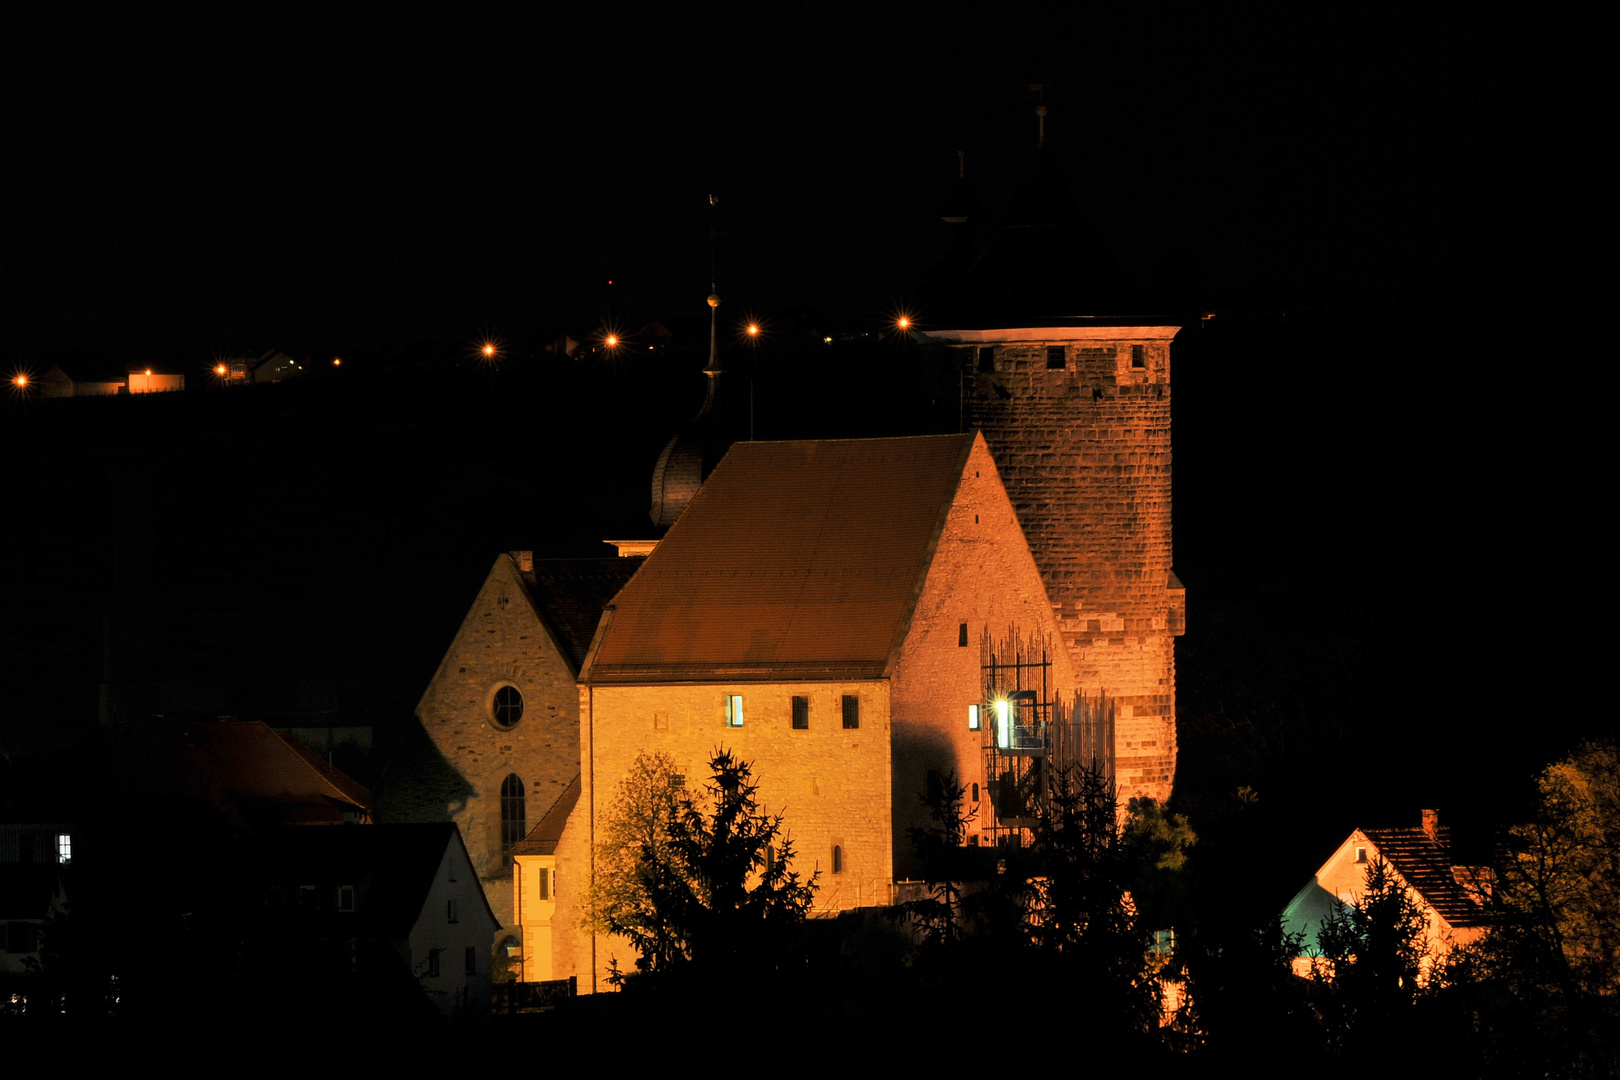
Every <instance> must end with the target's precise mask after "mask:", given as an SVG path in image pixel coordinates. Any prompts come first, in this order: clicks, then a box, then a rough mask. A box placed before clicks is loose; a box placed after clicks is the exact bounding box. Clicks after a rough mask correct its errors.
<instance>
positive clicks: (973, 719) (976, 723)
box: [968, 705, 984, 731]
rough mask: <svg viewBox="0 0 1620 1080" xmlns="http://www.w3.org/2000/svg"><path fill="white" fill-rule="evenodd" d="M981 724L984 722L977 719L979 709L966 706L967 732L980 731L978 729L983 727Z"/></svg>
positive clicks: (973, 706) (974, 706)
mask: <svg viewBox="0 0 1620 1080" xmlns="http://www.w3.org/2000/svg"><path fill="white" fill-rule="evenodd" d="M983 723H984V722H983V721H982V720H981V719H980V718H979V707H978V706H977V705H969V706H968V730H969V731H978V730H979V729H980V727H981V726H983Z"/></svg>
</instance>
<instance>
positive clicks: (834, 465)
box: [581, 435, 976, 683]
mask: <svg viewBox="0 0 1620 1080" xmlns="http://www.w3.org/2000/svg"><path fill="white" fill-rule="evenodd" d="M975 438H976V436H973V435H933V436H922V437H914V438H897V439H838V440H803V441H796V442H745V443H738V444H737V445H735V446H733V447H732V448H731V451H730V452H729V453H728V454H727V455H726V457H725V458H724V459H723V460H722V461H721V462H720V464H719V466H718V467H717V468H716V469H715V471H714V474H713V475H712V476H710V477H709V479H708V481H707V483H705V484H704V485H703V488H702V490H701V491H699V492H698V494H697V497H696V498H694V499H693V500H692V502H691V504H690V505H689V506H688V507H687V509H686V512H685V513H684V514H682V515H681V518H680V520H679V521H677V522H676V523H675V524H674V526H672V527H671V528H670V531H669V534H668V535H667V536H665V538H664V539H663V541H662V542H661V543H660V544H659V545H658V547H657V548H656V549H655V550H654V551H653V553H652V554H651V555H649V556H648V557H647V560H646V563H645V564H644V565H643V566H642V568H641V570H640V572H639V573H637V574H636V576H635V577H633V578H632V579H631V580H630V582H629V584H627V585H626V586H625V587H624V589H623V591H622V592H620V593H619V595H618V596H617V597H615V598H614V601H613V606H612V610H611V611H610V613H609V614H608V615H607V617H606V618H605V620H604V624H603V630H602V636H601V640H600V642H599V644H598V646H597V649H596V652H595V654H594V656H593V657H592V658H591V660H590V662H589V665H588V671H587V672H585V673H583V674H582V676H581V677H582V678H583V679H585V680H586V681H589V682H592V683H635V682H669V681H700V682H709V681H739V680H743V681H745V680H755V681H760V680H770V679H781V678H789V679H868V678H881V677H883V676H885V675H886V674H887V673H888V671H889V667H890V664H891V663H892V657H893V654H894V652H895V649H896V647H897V645H898V644H899V641H900V639H901V636H902V635H903V634H904V632H905V629H906V627H907V626H908V625H909V623H910V617H911V611H912V607H913V605H914V604H915V602H916V597H917V596H918V594H919V592H920V590H921V588H922V582H923V577H924V575H925V573H926V571H927V568H928V564H929V562H930V561H931V559H932V557H933V552H934V547H935V545H936V544H937V542H938V538H939V534H940V529H941V528H942V527H943V525H944V521H945V513H946V511H947V510H948V509H949V508H950V505H951V502H952V500H953V499H954V498H955V495H956V489H957V484H958V482H959V481H960V479H961V476H962V470H963V468H964V466H965V464H966V461H967V456H968V453H969V451H970V450H971V449H972V447H973V442H974V439H975Z"/></svg>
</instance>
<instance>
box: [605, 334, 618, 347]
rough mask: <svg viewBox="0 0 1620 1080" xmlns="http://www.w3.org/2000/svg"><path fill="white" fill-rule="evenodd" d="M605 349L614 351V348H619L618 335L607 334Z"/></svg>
mask: <svg viewBox="0 0 1620 1080" xmlns="http://www.w3.org/2000/svg"><path fill="white" fill-rule="evenodd" d="M607 347H608V348H610V349H616V348H618V347H619V335H618V334H609V335H608V336H607Z"/></svg>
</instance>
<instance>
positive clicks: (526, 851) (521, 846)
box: [512, 774, 579, 855]
mask: <svg viewBox="0 0 1620 1080" xmlns="http://www.w3.org/2000/svg"><path fill="white" fill-rule="evenodd" d="M577 802H579V776H578V774H576V775H575V776H574V779H573V780H571V781H569V784H568V786H567V787H566V788H564V789H563V793H562V794H561V795H559V796H557V801H556V802H554V803H552V804H551V809H549V810H547V811H546V814H545V816H544V817H542V818H541V819H540V824H538V825H536V826H535V827H534V828H533V829H530V830H529V835H528V836H525V837H524V838H523V839H522V840H520V841H518V842H517V843H516V844H514V845H513V846H512V854H513V855H555V854H556V853H557V842H558V841H559V840H561V839H562V834H563V826H564V825H567V824H568V815H569V814H572V813H573V812H574V804H575V803H577Z"/></svg>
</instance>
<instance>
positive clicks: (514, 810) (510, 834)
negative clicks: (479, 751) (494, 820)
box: [501, 773, 529, 866]
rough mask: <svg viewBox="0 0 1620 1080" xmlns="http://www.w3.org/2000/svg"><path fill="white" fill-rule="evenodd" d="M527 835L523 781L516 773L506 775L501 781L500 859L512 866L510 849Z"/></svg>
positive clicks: (526, 813)
mask: <svg viewBox="0 0 1620 1080" xmlns="http://www.w3.org/2000/svg"><path fill="white" fill-rule="evenodd" d="M527 835H529V828H528V811H527V802H526V800H525V799H524V794H523V781H522V780H520V779H519V778H518V775H517V773H507V774H506V779H505V780H502V781H501V858H502V859H503V860H505V863H506V865H507V866H511V865H512V848H514V847H515V846H517V844H518V842H519V841H521V840H522V839H523V838H524V837H525V836H527Z"/></svg>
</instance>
